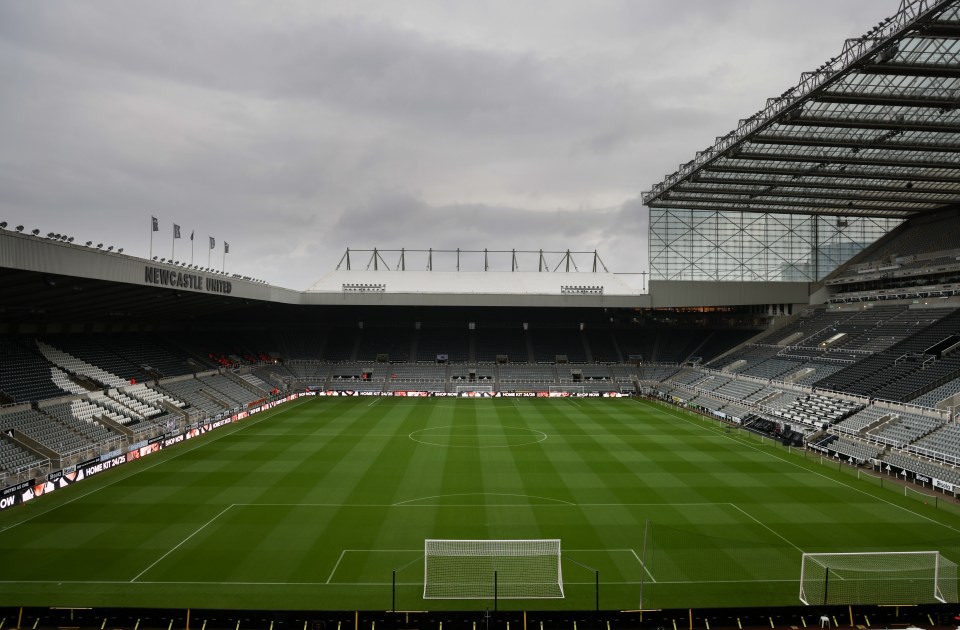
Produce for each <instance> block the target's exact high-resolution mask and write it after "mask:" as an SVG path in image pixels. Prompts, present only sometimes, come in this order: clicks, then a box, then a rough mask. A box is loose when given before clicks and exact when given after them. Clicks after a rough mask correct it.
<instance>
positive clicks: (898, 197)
mask: <svg viewBox="0 0 960 630" xmlns="http://www.w3.org/2000/svg"><path fill="white" fill-rule="evenodd" d="M780 188H781V187H778V186H773V187H768V188H766V189H761V190H757V189H750V188H734V187H729V188H727V189H725V190H717V189H715V188H710V189H707V190H704V189H702V188H698V187H697V185H696V184H688V183H682V184H678V185H676V186H674V188H673V190H671V191H670V196H669V199H676V198H677V194H683V193H695V194H701V195H740V196H743V197H745V198H756V197H794V198H797V199H827V200H836V201H851V200H852V201H880V202H890V203H919V204H932V205H943V204H945V203H960V191H954V192H953V195H954V196H953V198H952V199H948V200H942V199H924V198H923V197H922V195H923V194H924V193H923V191H918V190H899V191H897V193H896V194H889V195H886V196H884V197H882V198H878V197H877V196H875V195H874V196H871V195H866V194H863V193H864V192H866V191H860V190H857V189H848V190H850V191H851V192H849V193H845V192H843V191H839V190H838V191H836V192H832V193H831V192H828V191H823V192H813V191H809V190H804V189H798V188H787V189H786V190H781V189H780ZM926 194H927V195H928V196H929V194H930V193H926Z"/></svg>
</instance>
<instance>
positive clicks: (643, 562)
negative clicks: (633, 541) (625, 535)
mask: <svg viewBox="0 0 960 630" xmlns="http://www.w3.org/2000/svg"><path fill="white" fill-rule="evenodd" d="M649 531H650V519H649V518H648V519H647V522H646V524H644V526H643V549H641V550H640V610H643V583H644V581H645V580H644V579H643V574H644V573H646V572H647V532H649Z"/></svg>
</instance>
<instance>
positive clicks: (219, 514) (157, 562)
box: [130, 503, 235, 582]
mask: <svg viewBox="0 0 960 630" xmlns="http://www.w3.org/2000/svg"><path fill="white" fill-rule="evenodd" d="M234 505H235V504H233V503H231V504H230V505H228V506H227V507H225V508H223V509H222V510H220V512H219V513H218V514H217V515H216V516H214V517H213V518H211V519H210V520H209V521H207V522H206V523H204V524H203V525H201V526H200V527H198V528H197V529H195V530H194V531H193V533H192V534H190V535H189V536H187V537H186V538H184V539H183V540H181V541H180V542H179V543H177V546H176V547H173V548H172V549H170V550H169V551H167V553H165V554H163V555H162V556H160V557H159V558H157V559H156V560H154V561H153V564H151V565H150V566H148V567H147V568H146V569H144V570H143V571H141V572H140V573H137V575H136V576H135V577H134V578H133V579H132V580H130V581H131V582H136V581H137V580H138V579H140V577H141V576H142V575H143V574H144V573H146V572H147V571H149V570H150V569H152V568H153V567H155V566H157V565H158V564H160V561H161V560H163V559H164V558H166V557H167V556H169V555H170V554H171V553H173V552H174V551H176V550H177V549H179V548H180V547H182V546H183V544H184V543H185V542H187V541H188V540H190V539H191V538H193V537H194V536H196V535H197V534H199V533H200V532H201V531H203V530H204V529H205V528H206V527H207V525H209V524H210V523H212V522H214V521H215V520H217V519H218V518H220V517H221V516H223V515H224V514H226V512H227V510H229V509H230V508H232V507H233V506H234Z"/></svg>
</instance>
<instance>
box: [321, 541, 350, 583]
mask: <svg viewBox="0 0 960 630" xmlns="http://www.w3.org/2000/svg"><path fill="white" fill-rule="evenodd" d="M345 553H347V550H346V549H344V550H343V551H341V552H340V557H339V558H337V563H336V564H335V565H333V569H331V571H330V575H328V576H327V581H326V582H324V584H329V583H330V580H332V579H333V574H334V573H336V572H337V567H339V566H340V561H341V560H343V555H344V554H345Z"/></svg>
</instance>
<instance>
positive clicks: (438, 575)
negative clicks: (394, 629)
mask: <svg viewBox="0 0 960 630" xmlns="http://www.w3.org/2000/svg"><path fill="white" fill-rule="evenodd" d="M562 597H563V575H562V573H561V569H560V540H559V539H532V540H438V539H430V538H428V539H426V540H424V543H423V598H424V599H550V598H553V599H559V598H562Z"/></svg>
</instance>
